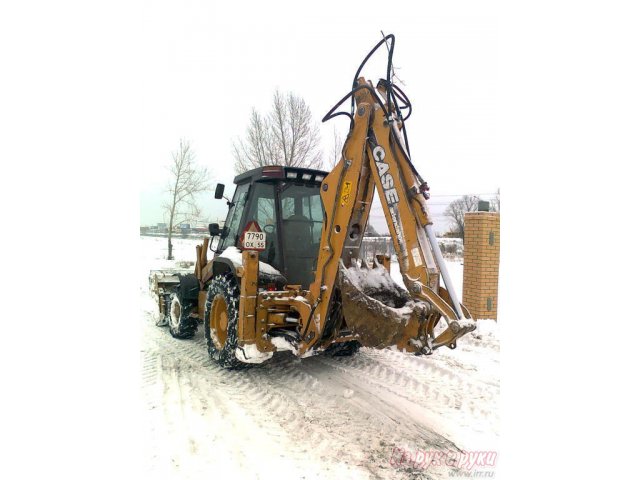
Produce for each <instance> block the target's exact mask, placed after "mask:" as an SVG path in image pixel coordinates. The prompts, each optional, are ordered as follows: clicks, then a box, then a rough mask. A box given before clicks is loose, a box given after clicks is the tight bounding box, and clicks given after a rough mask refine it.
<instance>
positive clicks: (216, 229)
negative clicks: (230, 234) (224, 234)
mask: <svg viewBox="0 0 640 480" xmlns="http://www.w3.org/2000/svg"><path fill="white" fill-rule="evenodd" d="M209 235H211V236H212V237H215V236H216V235H220V225H218V224H217V223H210V224H209Z"/></svg>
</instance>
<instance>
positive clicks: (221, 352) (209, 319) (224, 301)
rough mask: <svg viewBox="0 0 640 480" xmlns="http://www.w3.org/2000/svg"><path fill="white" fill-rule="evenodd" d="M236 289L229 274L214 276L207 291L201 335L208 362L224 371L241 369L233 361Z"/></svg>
mask: <svg viewBox="0 0 640 480" xmlns="http://www.w3.org/2000/svg"><path fill="white" fill-rule="evenodd" d="M239 298H240V289H239V288H238V281H237V280H236V277H235V276H234V275H233V274H231V273H226V274H221V275H217V276H215V277H214V279H213V280H212V281H211V285H210V286H209V291H208V292H207V302H206V304H205V315H204V334H205V337H206V338H207V348H208V350H209V356H210V357H211V358H212V360H213V361H214V362H216V363H218V364H219V365H220V366H222V367H224V368H242V367H245V366H246V364H245V363H242V362H241V361H240V360H238V359H237V358H236V348H237V346H238V309H239V304H238V301H239Z"/></svg>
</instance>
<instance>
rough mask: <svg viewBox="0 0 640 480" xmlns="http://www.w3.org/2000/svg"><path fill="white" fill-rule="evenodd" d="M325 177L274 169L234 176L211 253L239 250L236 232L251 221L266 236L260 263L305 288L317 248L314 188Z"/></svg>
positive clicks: (319, 219)
mask: <svg viewBox="0 0 640 480" xmlns="http://www.w3.org/2000/svg"><path fill="white" fill-rule="evenodd" d="M326 175H327V172H323V171H321V170H310V169H306V168H293V167H282V166H275V165H271V166H265V167H260V168H256V169H254V170H250V171H248V172H245V173H243V174H241V175H238V176H237V177H236V178H235V179H234V180H233V183H235V184H236V185H237V187H236V191H235V193H234V195H233V199H232V200H231V202H229V212H228V214H227V219H226V221H225V228H224V229H223V230H222V235H221V237H220V240H219V242H218V247H217V249H216V253H217V254H220V253H222V252H223V251H224V250H225V249H226V248H228V247H230V246H235V247H237V248H241V245H240V242H241V238H240V236H241V235H242V231H243V229H244V227H245V226H246V225H247V224H248V223H249V222H250V221H252V220H253V221H255V222H257V223H258V225H259V226H260V229H261V230H262V231H263V232H265V233H266V234H267V243H266V248H265V250H264V251H262V252H260V261H261V262H264V263H268V264H269V265H271V266H272V267H274V268H276V269H277V270H279V271H280V272H281V273H282V274H283V275H284V276H285V278H286V279H287V283H289V284H290V285H302V288H305V289H306V288H309V285H310V284H311V282H312V281H313V278H314V274H315V269H316V260H317V257H318V251H319V248H320V236H321V234H322V223H323V220H324V209H323V206H322V201H321V199H320V184H321V182H322V180H324V178H325V177H326ZM216 196H217V197H218V195H216Z"/></svg>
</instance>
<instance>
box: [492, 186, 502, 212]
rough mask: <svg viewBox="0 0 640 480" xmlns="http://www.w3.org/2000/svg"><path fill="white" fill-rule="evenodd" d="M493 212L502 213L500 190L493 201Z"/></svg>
mask: <svg viewBox="0 0 640 480" xmlns="http://www.w3.org/2000/svg"><path fill="white" fill-rule="evenodd" d="M491 211H492V212H500V189H498V191H497V192H496V194H495V196H494V197H493V198H492V199H491Z"/></svg>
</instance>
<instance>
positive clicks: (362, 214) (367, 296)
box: [300, 35, 475, 354]
mask: <svg viewBox="0 0 640 480" xmlns="http://www.w3.org/2000/svg"><path fill="white" fill-rule="evenodd" d="M384 40H385V41H386V40H391V41H392V42H393V36H391V35H389V36H387V37H385V39H384ZM381 44H382V42H380V43H379V44H378V45H377V46H376V48H378V47H379V46H380V45H381ZM374 51H375V48H374ZM392 51H393V46H392V48H391V49H390V56H389V63H390V62H391V54H392ZM369 56H370V55H369ZM369 56H368V57H367V59H368V58H369ZM365 61H366V59H365ZM360 70H361V68H360V69H358V72H359V71H360ZM390 71H391V69H390V68H388V78H387V81H384V80H381V82H380V83H379V84H378V87H377V89H374V88H373V85H372V84H371V83H370V82H369V81H367V80H365V79H363V78H358V79H357V80H356V82H355V85H354V89H353V90H352V92H351V94H350V96H351V98H352V99H353V101H352V105H353V108H352V109H353V110H354V111H353V113H352V115H349V114H346V115H349V116H350V118H351V120H352V121H351V128H350V131H349V135H348V137H347V140H346V142H345V145H344V147H343V151H342V158H341V160H340V162H339V163H338V164H337V165H336V167H335V168H334V169H333V170H332V171H331V172H330V173H329V175H327V177H326V178H325V179H324V181H323V183H322V187H321V198H322V202H323V204H324V209H325V215H326V217H325V221H324V225H323V231H322V237H321V243H320V251H319V254H318V262H317V268H316V275H315V281H314V282H313V283H312V285H311V286H310V289H309V293H308V297H307V300H308V301H309V303H311V304H312V305H313V307H312V310H311V315H310V318H308V319H303V321H302V328H301V333H302V335H301V346H300V353H304V351H306V350H307V349H309V348H311V347H312V346H313V345H315V344H318V343H320V344H321V343H322V342H323V340H324V339H331V338H334V339H335V338H339V335H338V332H339V331H341V330H344V331H347V332H348V335H349V338H353V337H355V338H357V339H358V340H359V341H360V342H361V343H362V344H363V345H365V346H371V347H378V348H380V347H385V346H394V345H395V346H397V348H399V349H401V350H403V351H409V352H415V353H425V354H429V353H431V352H432V351H433V350H435V349H436V348H438V347H440V346H443V345H446V346H448V347H450V348H455V346H456V341H457V339H458V338H460V337H461V336H462V335H464V334H466V333H468V332H470V331H472V330H474V329H475V322H474V321H473V319H472V318H471V315H470V314H469V312H468V310H467V309H466V308H465V307H464V305H462V304H461V303H460V301H459V300H458V298H457V296H456V294H455V290H454V289H453V286H452V285H451V280H450V278H449V276H448V273H447V271H446V264H445V262H444V259H443V258H442V255H441V253H440V249H439V247H438V244H437V241H436V238H435V235H434V233H433V229H432V221H431V218H430V216H429V210H428V207H427V199H428V194H426V190H427V189H426V188H425V187H426V184H425V183H424V182H423V181H422V179H421V178H420V176H419V174H418V173H417V171H416V170H415V168H414V166H413V165H412V163H411V160H410V157H409V153H408V146H407V144H406V142H407V139H406V138H407V137H406V132H404V131H403V129H404V122H403V119H402V115H401V113H400V108H401V107H399V106H398V103H397V102H396V101H395V99H394V98H395V97H394V95H393V89H394V87H393V84H392V83H391V79H390ZM348 97H349V96H347V97H345V98H344V99H343V100H345V99H346V98H348ZM403 97H404V94H403ZM405 98H406V97H405ZM334 110H335V108H334ZM332 112H333V110H332ZM332 112H329V114H327V116H326V117H325V120H326V119H328V118H332V117H334V116H336V115H337V114H333V113H332ZM374 190H376V191H377V192H378V195H379V198H380V201H381V204H382V208H383V211H384V214H385V218H386V221H387V225H388V227H389V232H390V233H391V237H392V240H393V246H394V249H395V251H396V254H397V258H398V263H399V267H400V272H401V274H402V280H403V283H404V285H405V287H406V290H403V289H402V288H400V287H399V286H398V285H396V284H395V282H394V281H393V280H392V279H391V277H390V275H389V272H387V271H386V270H385V269H384V268H383V267H381V266H380V265H379V264H378V263H377V262H376V261H375V260H374V262H373V268H369V266H368V264H367V262H364V261H361V260H360V244H361V241H362V237H363V235H364V231H365V228H366V225H367V222H368V217H369V211H370V208H371V201H372V197H373V191H374ZM441 277H442V279H443V281H444V286H441V285H440V278H441ZM338 302H339V306H340V308H336V304H337V303H338ZM305 320H306V321H305ZM441 320H444V322H443V323H442V324H441V323H440V321H441Z"/></svg>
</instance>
